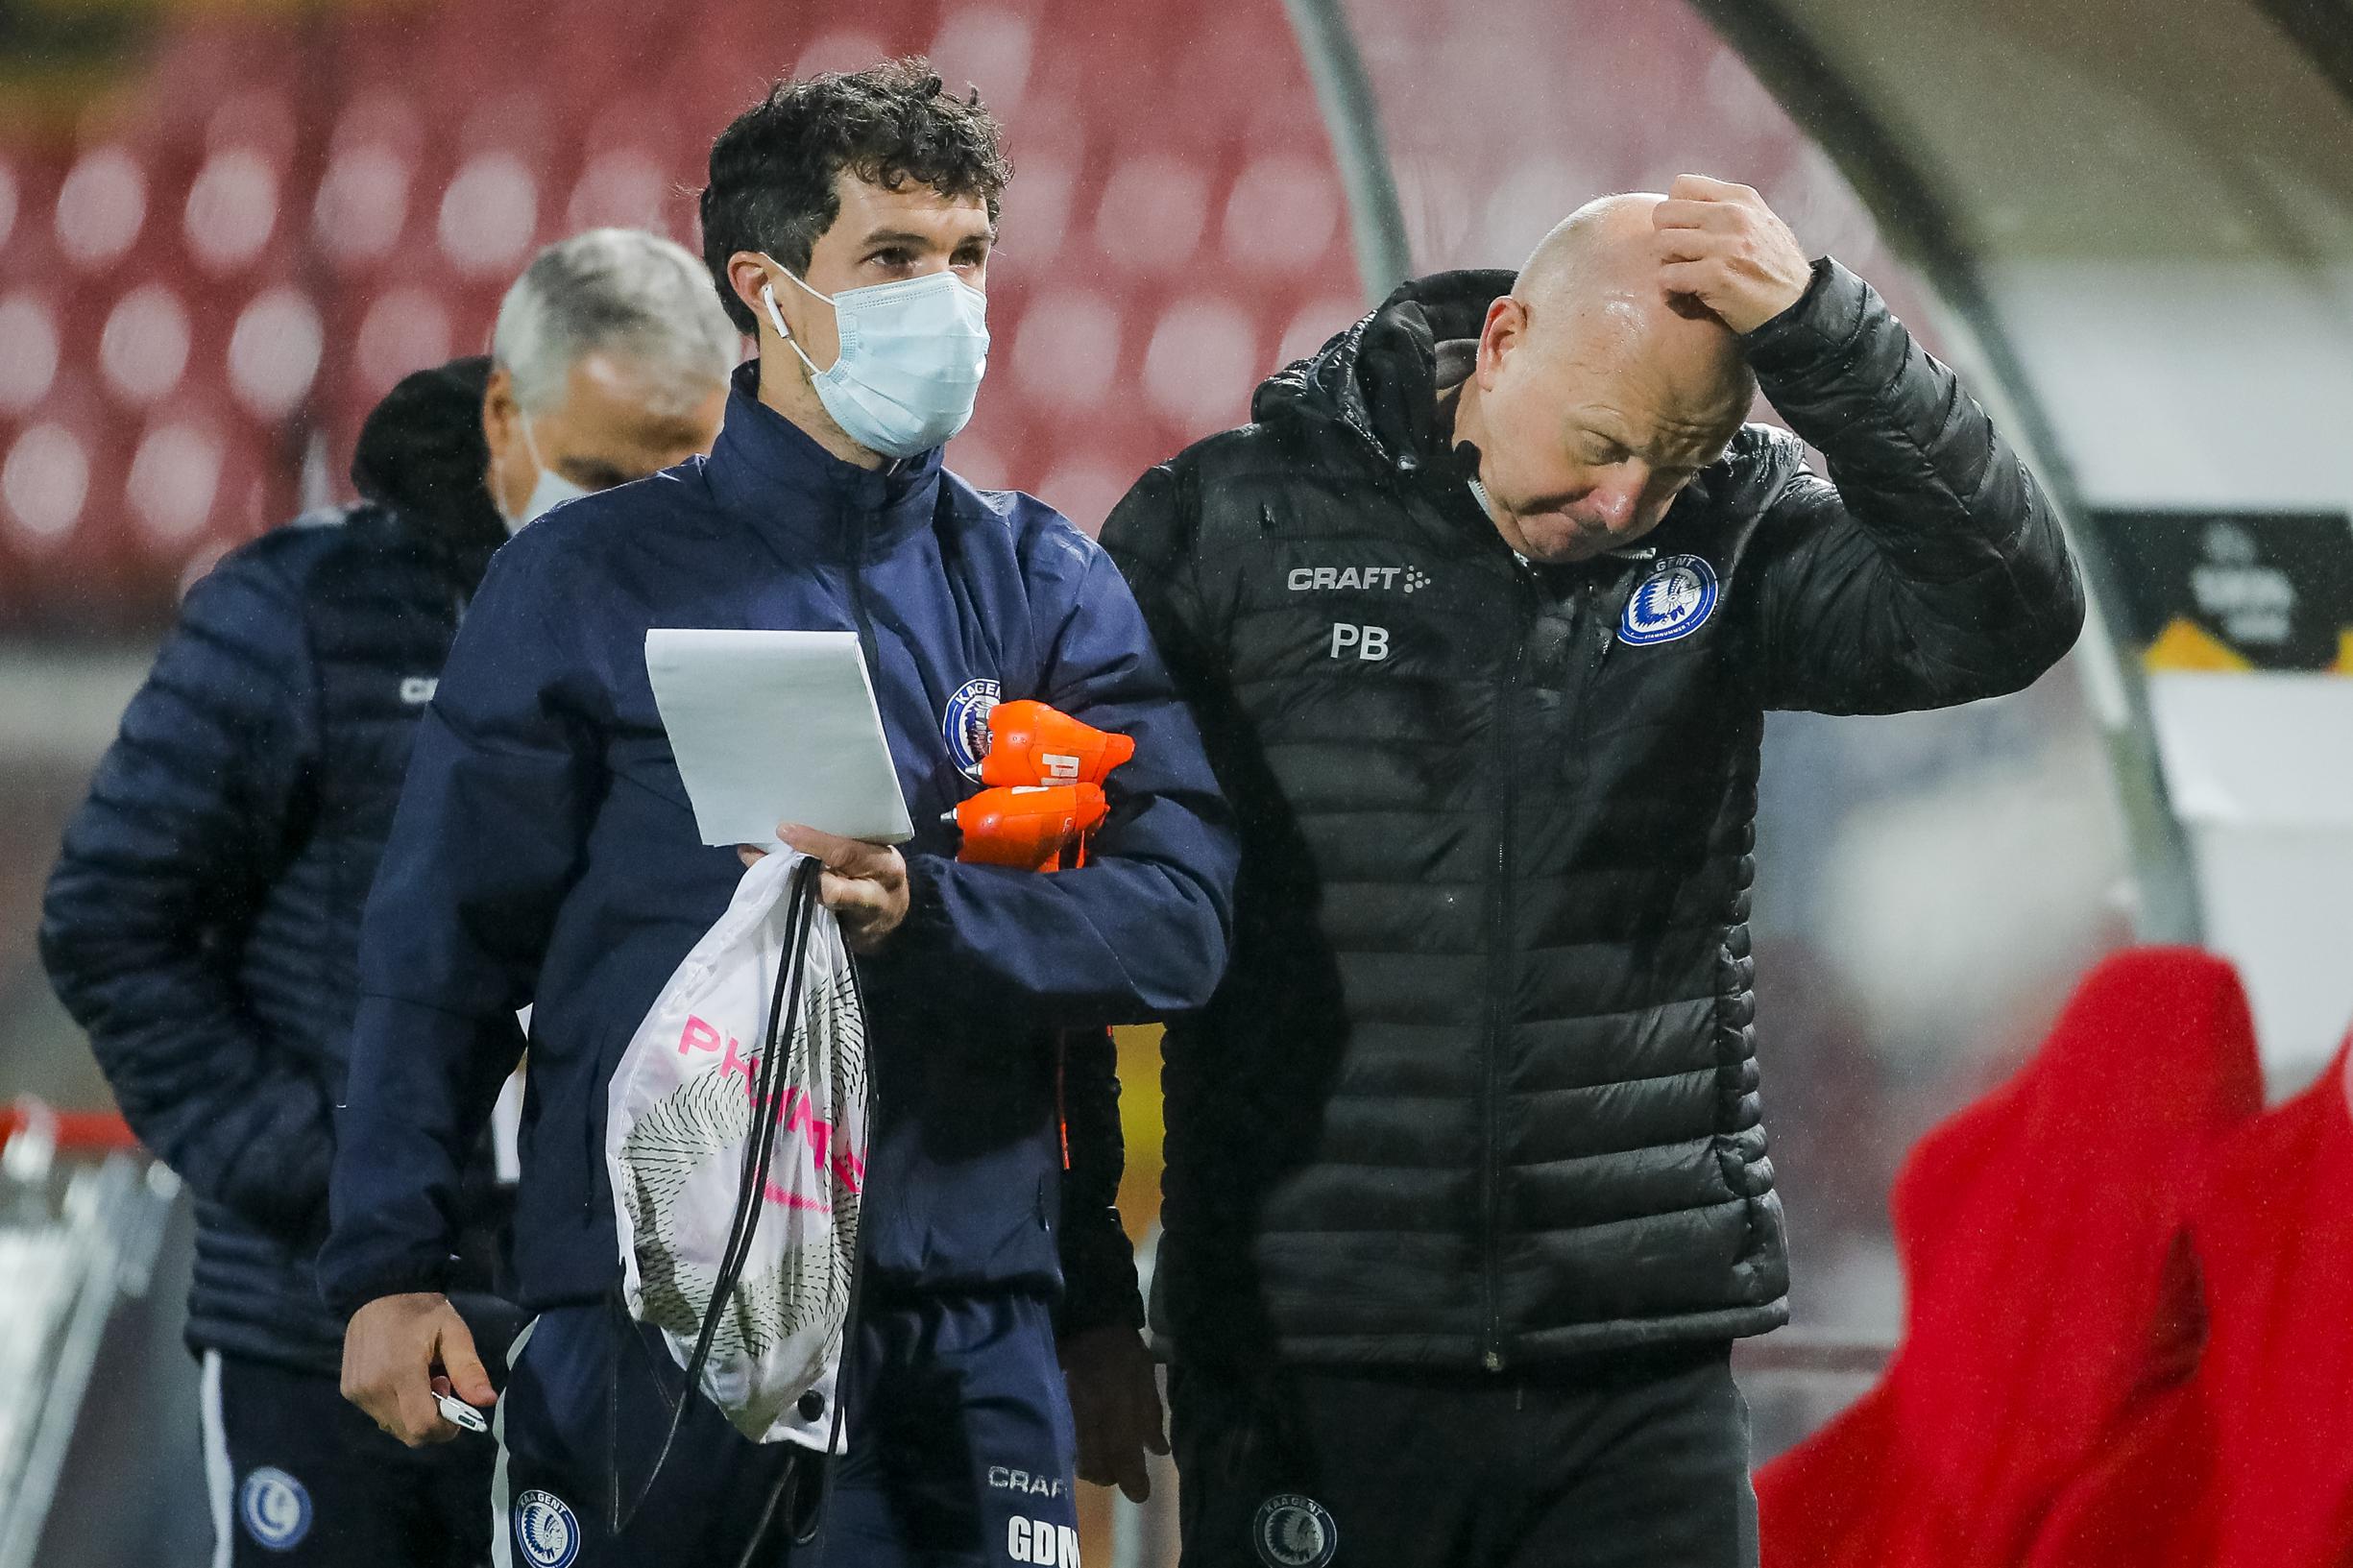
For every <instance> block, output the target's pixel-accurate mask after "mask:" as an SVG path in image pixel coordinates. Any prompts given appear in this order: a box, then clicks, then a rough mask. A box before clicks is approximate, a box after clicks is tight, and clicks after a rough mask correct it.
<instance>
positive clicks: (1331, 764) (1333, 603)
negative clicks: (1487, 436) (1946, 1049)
mask: <svg viewBox="0 0 2353 1568" xmlns="http://www.w3.org/2000/svg"><path fill="white" fill-rule="evenodd" d="M1511 283H1512V278H1511V277H1510V276H1509V275H1507V274H1501V273H1453V274H1442V275H1439V276H1437V277H1428V278H1422V279H1418V280H1415V281H1413V282H1410V283H1408V284H1406V285H1404V286H1403V287H1401V288H1400V289H1399V290H1398V291H1397V292H1396V293H1395V295H1394V296H1392V298H1391V299H1390V300H1389V301H1388V302H1385V303H1384V304H1383V305H1382V306H1381V307H1380V308H1379V309H1377V310H1375V311H1374V312H1372V313H1371V315H1369V316H1367V317H1366V318H1365V319H1364V320H1362V321H1360V322H1358V323H1357V324H1356V325H1355V326H1351V327H1350V328H1348V329H1347V330H1346V331H1345V332H1342V333H1341V334H1339V335H1337V336H1336V337H1335V338H1334V339H1333V340H1332V341H1331V342H1330V343H1328V344H1326V345H1325V346H1324V348H1323V349H1322V351H1321V352H1319V353H1318V354H1316V355H1314V356H1311V357H1310V358H1308V359H1306V360H1303V361H1301V362H1299V363H1298V364H1295V365H1293V366H1291V367H1289V368H1288V369H1286V370H1285V371H1283V372H1282V373H1281V374H1277V375H1276V376H1274V377H1273V378H1272V379H1270V380H1269V381H1268V382H1267V383H1266V384H1265V385H1264V386H1262V387H1261V388H1260V389H1259V392H1258V395H1257V398H1256V399H1255V400H1254V402H1253V404H1252V413H1253V416H1254V419H1253V422H1252V423H1250V424H1249V425H1247V426H1244V427H1243V428H1241V429H1239V430H1234V431H1229V432H1226V433H1225V434H1222V435H1218V436H1214V437H1211V438H1209V439H1208V440H1206V441H1204V442H1201V443H1200V444H1198V445H1196V446H1193V447H1191V448H1189V449H1188V450H1186V451H1185V452H1183V453H1181V454H1179V455H1178V456H1177V457H1176V458H1175V459H1174V460H1172V461H1171V462H1169V463H1167V464H1164V465H1162V466H1161V467H1159V468H1157V469H1154V470H1152V472H1150V473H1148V474H1147V475H1146V476H1145V477H1144V478H1143V479H1142V480H1141V481H1140V482H1139V483H1138V484H1137V485H1136V487H1135V488H1134V490H1133V491H1132V492H1130V494H1129V495H1128V497H1127V498H1126V499H1125V500H1123V501H1122V502H1121V504H1120V506H1119V507H1118V509H1117V510H1115V511H1114V513H1113V514H1112V517H1111V519H1109V521H1108V522H1106V524H1105V525H1104V543H1105V545H1106V546H1107V547H1108V548H1109V549H1110V550H1111V552H1112V554H1113V555H1114V557H1115V558H1116V559H1117V560H1118V561H1119V562H1120V564H1121V566H1122V567H1123V568H1124V569H1125V570H1126V571H1127V572H1128V577H1129V580H1130V582H1131V583H1132V584H1133V585H1134V587H1135V590H1136V593H1137V596H1138V599H1139V601H1140V602H1141V603H1142V604H1143V606H1144V609H1145V613H1146V615H1147V616H1148V617H1149V618H1150V620H1151V622H1152V628H1153V632H1154V635H1155V637H1156V638H1157V639H1159V642H1160V645H1161V648H1162V650H1163V652H1164V653H1165V655H1166V657H1167V658H1168V659H1169V662H1170V663H1171V666H1172V668H1173V670H1174V671H1175V673H1176V679H1177V681H1178V683H1179V686H1180V687H1181V688H1182V689H1183V690H1184V691H1185V692H1186V694H1187V696H1188V698H1189V700H1191V701H1192V702H1193V704H1194V707H1195V712H1196V714H1197V716H1198V718H1199V720H1200V723H1201V731H1202V734H1203V736H1204V739H1205V740H1206V742H1207V744H1208V747H1209V752H1210V756H1211V758H1212V760H1213V762H1214V763H1215V765H1216V768H1217V771H1218V776H1219V780H1220V782H1221V784H1223V785H1224V786H1225V790H1226V792H1227V794H1228V795H1229V796H1230V797H1231V798H1232V800H1233V802H1234V806H1235V812H1236V816H1237V819H1238V820H1239V822H1240V824H1241V829H1242V832H1243V836H1244V856H1243V865H1242V871H1241V874H1240V878H1239V880H1238V883H1237V893H1236V902H1235V928H1236V932H1237V939H1236V943H1235V954H1234V961H1233V965H1232V968H1231V970H1230V971H1229V973H1228V975H1227V977H1226V981H1225V985H1224V986H1223V987H1222V988H1221V990H1220V992H1219V995H1218V997H1217V998H1216V999H1215V1000H1214V1001H1213V1002H1212V1003H1211V1005H1210V1007H1209V1009H1208V1010H1207V1011H1206V1012H1204V1013H1203V1014H1201V1015H1200V1016H1199V1017H1198V1018H1193V1019H1186V1020H1180V1021H1178V1022H1177V1023H1176V1024H1175V1025H1172V1026H1171V1028H1170V1031H1169V1037H1168V1044H1167V1071H1166V1073H1165V1075H1164V1082H1165V1086H1166V1090H1167V1117H1168V1144H1167V1148H1168V1174H1167V1178H1166V1206H1165V1210H1164V1218H1165V1222H1166V1226H1167V1230H1166V1236H1165V1239H1164V1241H1163V1243H1162V1246H1161V1251H1160V1268H1159V1270H1158V1273H1157V1274H1156V1276H1155V1284H1156V1288H1157V1287H1158V1286H1159V1285H1160V1284H1163V1283H1164V1284H1165V1286H1166V1292H1165V1298H1164V1300H1163V1301H1162V1302H1161V1303H1160V1304H1159V1305H1158V1307H1156V1319H1155V1320H1156V1322H1157V1324H1158V1326H1160V1327H1162V1328H1163V1329H1166V1330H1168V1331H1170V1332H1171V1333H1172V1334H1173V1336H1174V1339H1175V1342H1176V1346H1177V1348H1178V1353H1179V1354H1180V1355H1183V1354H1185V1353H1186V1349H1185V1347H1186V1346H1187V1345H1188V1344H1190V1345H1191V1346H1193V1347H1195V1350H1196V1351H1197V1352H1199V1353H1201V1354H1207V1355H1217V1354H1241V1355H1252V1354H1264V1353H1268V1352H1270V1351H1271V1352H1274V1353H1275V1354H1279V1355H1281V1356H1284V1357H1287V1358H1290V1359H1296V1360H1314V1361H1327V1362H1341V1363H1364V1362H1374V1363H1402V1364H1412V1365H1435V1366H1451V1367H1458V1368H1468V1367H1477V1366H1484V1367H1486V1368H1488V1369H1490V1370H1493V1369H1498V1368H1501V1367H1503V1366H1507V1365H1512V1364H1516V1363H1521V1362H1541V1361H1545V1360H1549V1359H1554V1358H1559V1357H1563V1356H1568V1355H1574V1354H1582V1353H1588V1352H1592V1351H1597V1350H1607V1349H1611V1348H1614V1347H1621V1346H1627V1345H1634V1344H1641V1343H1650V1342H1656V1341H1659V1340H1663V1339H1723V1338H1728V1337H1732V1336H1736V1335H1741V1334H1753V1333H1758V1332H1761V1331H1763V1330H1765V1329H1769V1328H1771V1327H1773V1326H1774V1325H1776V1324H1778V1323H1779V1322H1781V1321H1783V1319H1784V1318H1785V1316H1786V1312H1787V1308H1786V1303H1785V1299H1784V1297H1785V1292H1786V1289H1787V1264H1786V1257H1785V1253H1784V1249H1783V1239H1782V1225H1781V1217H1780V1207H1779V1199H1778V1197H1777V1195H1776V1194H1775V1193H1774V1190H1773V1173H1772V1164H1771V1161H1770V1159H1769V1158H1768V1157H1767V1152H1766V1140H1765V1135H1764V1128H1763V1124H1762V1099H1761V1096H1760V1081H1761V1073H1760V1072H1759V1062H1758V1053H1757V1048H1756V1031H1755V1026H1754V1021H1755V1004H1754V1001H1753V999H1752V997H1751V992H1750V986H1751V980H1752V968H1751V961H1750V958H1749V938H1748V930H1747V920H1748V912H1749V898H1750V886H1751V882H1752V880H1753V877H1754V872H1755V859H1754V856H1753V853H1752V852H1753V849H1754V843H1755V830H1754V817H1755V811H1756V780H1757V769H1758V766H1759V755H1760V741H1761V736H1762V733H1763V714H1764V712H1765V711H1766V710H1767V709H1770V708H1777V707H1783V708H1791V707H1794V708H1812V709H1820V710H1824V711H1828V712H1891V711H1896V710H1901V709H1909V708H1924V707H1931V706H1937V705H1941V704H1949V703H1955V702H1962V701H1968V700H1972V699H1976V698H1980V697H1987V696H1993V695H1996V694H1998V693H2001V692H2004V691H2009V690H2013V689H2016V688H2018V687H2021V686H2023V685H2025V684H2026V683H2027V682H2028V681H2030V680H2032V679H2033V678H2034V677H2035V676H2036V675H2037V674H2039V673H2040V672H2041V671H2042V670H2044V669H2045V668H2047V667H2049V666H2050V663H2053V662H2054V661H2055V660H2057V659H2058V658H2059V657H2060V656H2061V655H2062V654H2063V653H2064V652H2065V651H2066V649H2067V647H2068V646H2069V644H2070V643H2071V642H2072V641H2073V639H2074V636H2075V632H2076V628H2077V627H2078V625H2079V623H2080V620H2081V616H2082V597H2081V592H2080V589H2079V587H2078V585H2077V582H2076V578H2075V574H2074V567H2073V565H2072V563H2071V562H2070V560H2069V558H2068V554H2067V549H2066V545H2065V543H2064V541H2063V540H2062V539H2061V538H2060V535H2059V531H2058V529H2057V526H2056V524H2055V521H2054V520H2053V519H2052V517H2051V514H2050V508H2049V506H2048V504H2047V503H2046V502H2045V500H2044V498H2043V496H2042V495H2041V493H2040V491H2039V489H2038V488H2037V487H2036V485H2035V484H2034V482H2033V480H2032V478H2031V477H2030V476H2029V475H2028V474H2027V472H2026V469H2025V468H2024V466H2023V465H2022V464H2021V463H2020V462H2019V460H2018V457H2017V455H2016V453H2015V452H2014V451H2012V450H2011V449H2010V448H2009V447H2008V446H2006V445H2005V444H2004V443H2003V442H2001V439H2000V438H1999V437H1998V435H1996V433H1995V432H1994V430H1993V428H1992V425H1991V423H1990V422H1988V421H1987V419H1986V417H1985V415H1984V414H1983V412H1982V411H1981V410H1979V409H1978V408H1977V405H1976V404H1975V403H1974V402H1972V401H1971V400H1970V399H1969V398H1967V397H1966V396H1965V395H1964V394H1963V393H1962V391H1961V390H1960V388H1959V387H1958V385H1957V384H1956V383H1955V381H1954V380H1953V376H1952V374H1951V373H1950V372H1948V371H1947V370H1945V368H1944V367H1942V366H1941V365H1938V364H1936V363H1935V362H1934V361H1933V360H1932V359H1930V358H1928V356H1927V355H1926V354H1925V353H1923V352H1922V351H1921V350H1919V348H1918V347H1917V345H1916V344H1915V343H1914V342H1913V340H1912V339H1911V337H1910V334H1909V333H1908V332H1906V331H1905V330H1904V328H1903V326H1902V325H1901V324H1900V323H1899V322H1897V321H1896V320H1895V318H1894V317H1893V316H1892V315H1890V314H1889V313H1888V312H1887V310H1886V308H1885V306H1884V305H1883V304H1882V303H1880V301H1879V299H1878V297H1877V296H1876V295H1875V294H1873V293H1872V292H1871V291H1870V290H1869V288H1868V287H1867V286H1865V285H1864V284H1863V283H1862V282H1861V281H1860V280H1859V279H1857V278H1856V277H1854V276H1853V275H1852V274H1850V273H1848V272H1846V271H1845V270H1844V269H1842V268H1839V267H1838V266H1836V265H1835V264H1834V263H1831V262H1823V263H1820V264H1818V265H1817V268H1816V273H1815V277H1814V280H1813V283H1812V285H1811V287H1810V288H1809V290H1808V292H1807V295H1806V296H1805V298H1804V299H1803V300H1801V302H1799V303H1798V304H1797V305H1796V306H1794V307H1793V308H1792V309H1791V310H1790V311H1789V312H1787V313H1785V314H1784V315H1783V317H1782V318H1780V319H1779V320H1777V321H1776V322H1774V323H1771V324H1768V326H1766V327H1765V328H1764V329H1762V330H1761V331H1759V333H1757V334H1755V335H1754V336H1752V338H1751V339H1750V340H1749V342H1748V345H1747V347H1748V351H1749V357H1750V360H1751V363H1752V365H1753V366H1754V368H1755V370H1756V372H1757V374H1758V377H1759V382H1760V384H1761V386H1762V388H1763V390H1764V392H1765V394H1766V396H1767V397H1768V398H1771V400H1772V401H1773V403H1774V405H1775V407H1776V409H1777V410H1778V411H1779V412H1780V413H1781V414H1782V415H1783V418H1784V419H1786V420H1787V421H1788V422H1789V423H1790V424H1791V425H1792V426H1793V427H1794V428H1795V430H1796V432H1797V436H1796V437H1793V436H1791V435H1790V434H1788V433H1787V432H1783V431H1779V430H1775V429H1771V428H1767V427H1764V426H1751V427H1749V428H1747V429H1744V430H1742V431H1740V432H1739V433H1738V434H1737V435H1736V436H1735V438H1734V440H1733V442H1732V444H1731V446H1730V449H1729V450H1728V451H1727V453H1726V454H1725V456H1724V457H1723V459H1722V460H1721V461H1719V462H1717V463H1715V464H1714V465H1711V466H1710V468H1709V469H1707V470H1703V472H1702V473H1701V474H1700V475H1698V476H1697V477H1696V478H1695V479H1694V481H1693V483H1692V484H1691V485H1690V486H1688V487H1687V488H1686V491H1685V493H1684V494H1683V495H1681V496H1680V497H1678V499H1677V502H1676V504H1675V505H1674V507H1673V508H1672V509H1670V511H1669V513H1668V515H1667V517H1666V519H1664V520H1663V521H1662V523H1661V525H1660V526H1659V527H1658V529H1657V530H1656V531H1655V532H1654V533H1653V534H1651V535H1650V536H1649V537H1647V538H1645V539H1644V540H1642V541H1640V542H1639V545H1638V547H1637V548H1633V549H1628V550H1622V551H1617V552H1613V553H1612V554H1609V555H1605V556H1602V557H1599V558H1596V559H1594V560H1591V561H1588V562H1584V563H1578V564H1575V565H1569V566H1540V565H1532V564H1529V563H1526V562H1522V561H1519V560H1518V559H1517V558H1516V557H1515V556H1514V555H1513V553H1512V552H1511V550H1510V549H1509V548H1508V547H1506V546H1505V544H1504V543H1503V542H1502V540H1501V538H1500V536H1499V535H1498V534H1497V532H1496V530H1495V528H1494V526H1493V524H1492V522H1491V521H1490V520H1489V519H1487V517H1486V516H1485V514H1484V513H1483V511H1482V510H1481V509H1480V506H1479V504H1478V502H1477V501H1476V500H1475V499H1474V498H1473V497H1472V495H1471V494H1470V492H1469V488H1468V479H1469V478H1470V477H1471V476H1472V474H1473V473H1474V472H1475V470H1473V469H1472V468H1471V467H1470V466H1469V464H1470V461H1471V458H1470V456H1469V454H1468V450H1467V449H1465V448H1457V447H1456V446H1454V445H1453V443H1452V440H1451V432H1450V429H1449V428H1448V427H1447V424H1448V422H1447V421H1446V419H1445V416H1444V415H1443V413H1442V404H1441V401H1440V397H1439V393H1440V389H1441V387H1442V386H1443V385H1444V384H1445V383H1446V377H1447V372H1446V368H1445V367H1446V364H1447V363H1448V362H1449V361H1450V360H1454V361H1459V359H1460V357H1461V354H1462V347H1461V346H1463V345H1465V344H1466V343H1468V341H1469V340H1471V339H1473V338H1474V337H1475V335H1476V333H1477V331H1478V328H1479V324H1480V323H1481V321H1482V320H1483V318H1484V316H1485V314H1486V311H1487V308H1488V306H1489V304H1490V302H1492V300H1493V299H1495V298H1496V297H1497V295H1499V294H1500V293H1502V292H1504V291H1505V290H1507V289H1508V288H1509V287H1510V286H1511ZM1799 438H1803V440H1802V441H1801V440H1800V439H1799ZM1806 444H1811V445H1813V446H1818V447H1819V448H1820V449H1821V450H1822V451H1823V453H1824V454H1825V456H1826V458H1827V463H1828V468H1829V470H1830V478H1829V479H1827V480H1826V479H1824V478H1822V477H1819V476H1817V475H1815V474H1814V473H1813V472H1811V471H1810V470H1809V469H1808V468H1807V463H1806V460H1805V459H1806V452H1805V446H1806Z"/></svg>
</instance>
